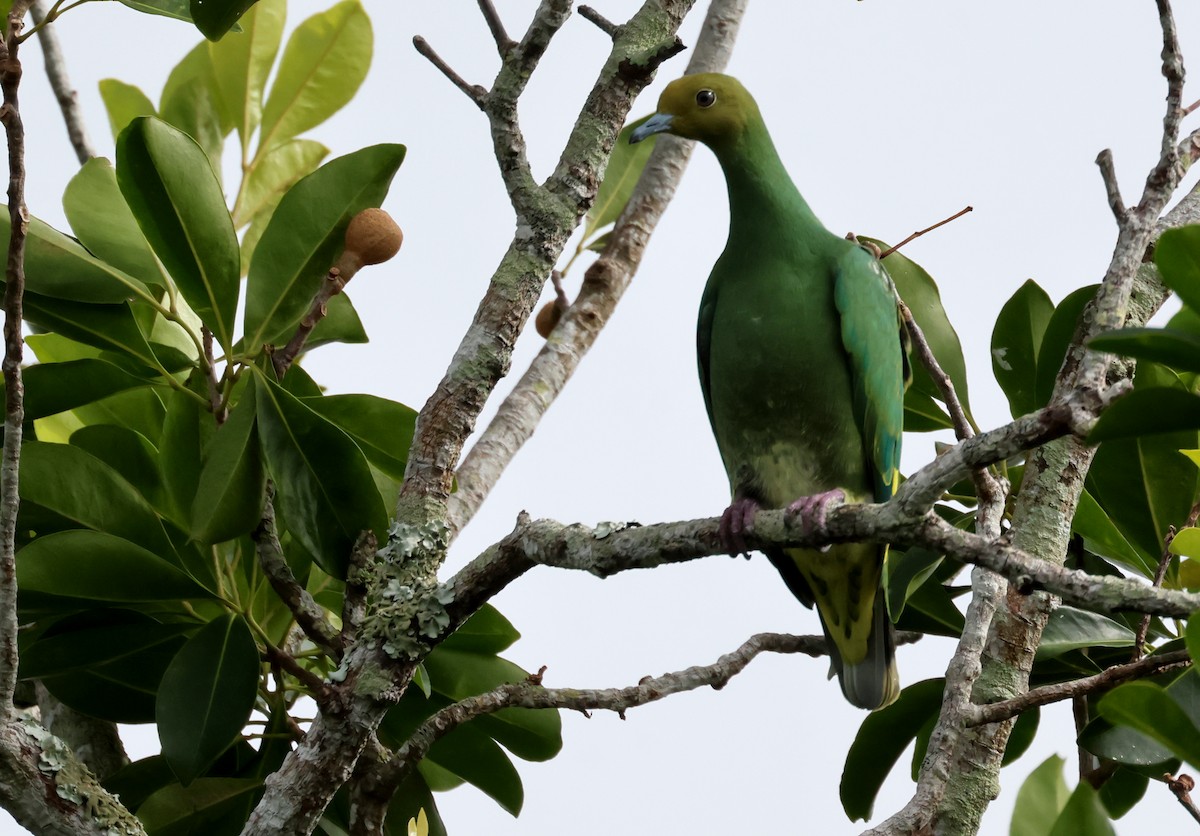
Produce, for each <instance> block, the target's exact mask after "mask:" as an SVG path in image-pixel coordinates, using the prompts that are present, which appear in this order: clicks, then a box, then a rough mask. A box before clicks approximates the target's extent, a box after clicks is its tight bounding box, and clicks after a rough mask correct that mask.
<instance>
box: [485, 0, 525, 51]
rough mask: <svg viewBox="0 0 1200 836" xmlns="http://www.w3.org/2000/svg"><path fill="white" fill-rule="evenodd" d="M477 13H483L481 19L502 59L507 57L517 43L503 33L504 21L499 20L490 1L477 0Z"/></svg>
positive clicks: (506, 33) (498, 15)
mask: <svg viewBox="0 0 1200 836" xmlns="http://www.w3.org/2000/svg"><path fill="white" fill-rule="evenodd" d="M479 11H480V12H482V13H483V19H484V20H485V21H487V25H488V30H489V31H490V32H491V33H492V39H493V40H495V42H496V49H497V50H498V51H499V52H500V57H501V58H503V57H504V56H506V55H508V52H509V50H511V49H512V48H513V47H514V46H516V45H517V42H516V41H514V40H513V39H512V38H510V37H509V36H508V32H506V31H505V29H504V21H503V20H501V19H500V14H499V13H498V12H497V11H496V7H495V6H494V5H492V0H479Z"/></svg>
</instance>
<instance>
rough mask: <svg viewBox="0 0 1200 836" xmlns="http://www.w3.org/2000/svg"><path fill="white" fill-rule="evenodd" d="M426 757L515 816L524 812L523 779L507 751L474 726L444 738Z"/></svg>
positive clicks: (461, 729)
mask: <svg viewBox="0 0 1200 836" xmlns="http://www.w3.org/2000/svg"><path fill="white" fill-rule="evenodd" d="M427 757H428V759H429V760H432V761H433V762H434V763H436V764H437V765H439V766H441V767H442V768H443V769H446V770H449V771H450V772H452V773H453V774H455V775H458V776H459V777H460V778H462V779H463V780H465V781H467V782H468V783H470V784H472V785H473V786H475V787H478V788H479V789H480V790H482V791H483V792H484V793H486V794H487V795H488V796H490V797H491V798H492V799H493V800H494V801H495V802H496V803H497V804H499V805H500V806H501V807H502V808H504V809H505V810H506V811H508V812H509V813H511V814H512V815H514V816H515V815H517V814H518V813H520V812H521V805H522V803H523V802H524V798H525V791H524V789H523V788H522V786H521V776H520V775H518V774H517V770H516V767H514V766H513V764H512V761H510V760H509V759H508V755H506V754H505V753H504V750H503V749H501V748H500V746H499V745H497V744H496V743H495V741H493V740H492V739H491V738H490V737H488V736H487V735H486V734H485V733H484V732H483V731H481V730H480V729H479V728H478V727H477V726H475V725H474V724H471V723H468V724H466V725H463V726H460V727H459V728H457V729H455V730H454V733H453V734H449V735H446V736H445V737H443V738H442V739H441V740H439V741H438V742H437V743H435V744H434V745H433V746H432V747H431V748H430V750H429V755H428V756H427Z"/></svg>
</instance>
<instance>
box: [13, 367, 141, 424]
mask: <svg viewBox="0 0 1200 836" xmlns="http://www.w3.org/2000/svg"><path fill="white" fill-rule="evenodd" d="M24 378H25V419H26V420H36V419H38V418H45V417H46V416H47V415H56V414H58V413H59V412H64V411H65V410H68V409H74V408H75V407H77V406H83V405H84V404H89V403H92V402H94V401H98V400H100V399H101V398H106V397H108V396H109V395H113V394H115V393H117V392H123V391H125V390H126V389H134V388H136V387H138V386H145V385H147V381H146V380H145V379H144V378H139V377H135V376H133V375H131V374H130V373H129V372H127V371H125V370H123V369H121V368H119V367H117V366H114V365H113V364H112V363H109V362H106V361H104V360H99V359H84V360H71V361H69V362H66V363H39V364H37V365H36V366H30V367H29V368H27V369H25V373H24Z"/></svg>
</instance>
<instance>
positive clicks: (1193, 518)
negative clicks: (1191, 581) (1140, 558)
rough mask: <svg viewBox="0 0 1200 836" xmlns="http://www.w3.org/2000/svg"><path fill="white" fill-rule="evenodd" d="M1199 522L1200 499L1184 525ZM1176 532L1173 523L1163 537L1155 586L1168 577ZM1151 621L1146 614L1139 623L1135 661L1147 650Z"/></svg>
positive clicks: (1134, 645) (1135, 642)
mask: <svg viewBox="0 0 1200 836" xmlns="http://www.w3.org/2000/svg"><path fill="white" fill-rule="evenodd" d="M1197 522H1200V500H1198V501H1197V502H1196V503H1195V504H1193V505H1192V509H1191V510H1190V511H1189V512H1188V515H1187V519H1186V520H1184V521H1183V527H1184V528H1192V527H1194V526H1195V525H1196V523H1197ZM1176 533H1177V529H1176V528H1175V526H1173V525H1172V526H1169V527H1168V528H1167V534H1166V536H1165V537H1163V550H1162V555H1161V556H1160V557H1159V559H1158V569H1157V570H1155V572H1154V583H1153V586H1155V587H1160V586H1162V585H1163V581H1165V580H1166V579H1167V569H1169V568H1170V566H1171V558H1172V557H1174V555H1172V554H1171V543H1172V542H1174V540H1175V535H1176ZM1150 621H1151V617H1150V616H1149V615H1146V616H1143V617H1142V620H1141V623H1139V624H1138V629H1137V634H1136V636H1135V637H1134V642H1133V661H1135V662H1136V661H1137V660H1138V659H1140V658H1141V657H1142V653H1143V652H1145V647H1146V635H1147V634H1148V633H1149V632H1150Z"/></svg>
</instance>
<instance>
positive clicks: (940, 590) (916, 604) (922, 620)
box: [896, 574, 964, 637]
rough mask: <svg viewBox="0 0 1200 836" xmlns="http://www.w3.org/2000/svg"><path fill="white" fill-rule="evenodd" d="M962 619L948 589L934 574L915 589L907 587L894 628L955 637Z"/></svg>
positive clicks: (960, 629) (959, 630)
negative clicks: (902, 609) (908, 589)
mask: <svg viewBox="0 0 1200 836" xmlns="http://www.w3.org/2000/svg"><path fill="white" fill-rule="evenodd" d="M963 623H964V619H963V614H962V612H960V611H959V609H958V607H956V606H954V599H953V598H952V597H951V596H950V592H949V590H947V589H946V587H945V585H944V584H943V583H942V582H941V581H940V580H939V579H938V577H937V575H936V574H935V575H933V576H931V577H930V578H929V579H928V580H926V581H925V583H923V584H921V585H920V586H919V587H917V588H916V589H915V590H911V591H909V593H908V598H907V600H906V602H905V605H904V612H903V613H901V614H900V616H899V620H898V621H897V622H896V628H897V629H899V630H917V631H919V632H922V633H930V634H932V635H935V636H952V637H957V636H958V635H960V634H961V633H962V629H963Z"/></svg>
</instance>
